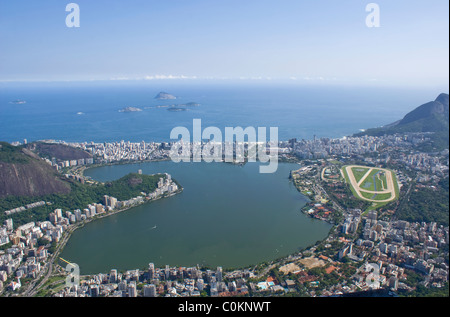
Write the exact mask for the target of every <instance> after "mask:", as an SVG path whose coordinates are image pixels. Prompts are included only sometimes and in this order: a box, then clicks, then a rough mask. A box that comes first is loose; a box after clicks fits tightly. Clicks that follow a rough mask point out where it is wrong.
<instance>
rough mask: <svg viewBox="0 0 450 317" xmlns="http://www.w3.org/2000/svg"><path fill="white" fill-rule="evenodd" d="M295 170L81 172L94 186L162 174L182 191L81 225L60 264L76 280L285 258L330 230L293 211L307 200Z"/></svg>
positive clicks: (121, 168)
mask: <svg viewBox="0 0 450 317" xmlns="http://www.w3.org/2000/svg"><path fill="white" fill-rule="evenodd" d="M298 168H299V165H298V164H290V163H289V164H288V163H282V164H280V165H279V168H278V171H277V172H276V173H274V174H260V173H259V172H258V171H259V164H258V163H248V164H246V165H245V166H237V165H231V164H226V163H210V164H209V163H204V162H203V163H179V164H177V163H173V162H169V161H165V162H152V163H141V164H131V165H115V166H106V167H100V168H94V169H90V170H87V171H86V173H85V174H86V175H88V176H91V177H92V178H94V179H96V180H99V181H108V180H113V179H117V178H120V177H122V176H124V175H126V174H128V173H130V172H137V171H138V170H139V169H141V170H142V171H143V173H144V174H155V173H160V172H168V173H170V174H171V175H172V177H174V178H175V179H176V180H177V181H179V182H180V183H181V184H182V186H183V187H184V191H183V192H182V193H181V194H178V195H176V196H173V197H170V198H167V199H163V200H159V201H155V202H152V203H148V204H145V205H142V206H139V207H136V208H133V209H130V210H127V211H124V212H122V213H119V214H116V215H112V216H109V217H106V218H103V219H100V220H97V221H94V222H91V223H89V224H87V225H86V226H85V227H83V228H81V229H79V230H77V231H75V232H74V234H73V235H72V237H71V238H70V240H69V242H68V244H67V246H66V248H65V250H64V251H63V253H62V255H61V256H62V257H63V258H64V259H68V260H69V261H71V262H75V263H77V264H78V265H79V266H80V270H81V273H82V274H89V273H98V272H105V273H106V272H109V270H111V269H113V268H115V269H119V270H126V269H135V268H140V269H143V268H146V267H147V265H148V263H150V262H153V263H155V265H157V266H164V265H166V264H168V265H174V266H175V265H180V266H193V265H197V264H200V265H207V266H211V267H215V266H223V267H228V268H232V267H233V268H237V267H245V266H251V265H254V264H258V263H260V262H263V261H271V260H274V259H277V258H279V257H282V256H286V255H288V254H291V253H293V252H296V251H298V250H299V249H302V248H305V247H307V246H310V245H312V244H314V243H315V242H316V241H318V240H322V239H324V238H325V237H326V236H327V234H328V232H329V230H330V228H331V225H330V224H328V223H326V222H323V221H319V220H316V219H311V218H309V217H307V216H306V215H304V214H303V213H302V212H301V211H300V209H301V207H302V206H304V204H305V203H306V202H307V200H308V199H307V198H306V197H304V196H303V195H302V194H300V193H299V192H298V191H297V190H296V188H295V187H294V185H293V184H292V182H290V181H289V179H288V177H289V172H290V171H291V170H293V169H298ZM155 226H156V228H155Z"/></svg>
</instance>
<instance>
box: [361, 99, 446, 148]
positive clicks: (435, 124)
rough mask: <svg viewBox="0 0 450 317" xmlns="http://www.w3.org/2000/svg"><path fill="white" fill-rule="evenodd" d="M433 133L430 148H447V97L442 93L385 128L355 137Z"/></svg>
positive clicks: (375, 129)
mask: <svg viewBox="0 0 450 317" xmlns="http://www.w3.org/2000/svg"><path fill="white" fill-rule="evenodd" d="M407 132H433V134H432V136H431V142H432V144H431V146H432V147H430V148H434V149H436V150H442V149H444V148H448V147H449V95H448V94H445V93H442V94H440V95H439V96H438V97H437V98H436V99H435V100H434V101H430V102H427V103H425V104H423V105H421V106H419V107H417V108H415V109H414V110H413V111H411V112H409V113H408V114H406V115H405V116H404V118H403V119H401V120H399V121H396V122H394V123H391V124H388V125H386V126H383V127H380V128H374V129H368V130H367V131H365V132H361V133H358V134H356V136H362V135H372V136H380V135H385V134H388V135H389V134H395V133H407Z"/></svg>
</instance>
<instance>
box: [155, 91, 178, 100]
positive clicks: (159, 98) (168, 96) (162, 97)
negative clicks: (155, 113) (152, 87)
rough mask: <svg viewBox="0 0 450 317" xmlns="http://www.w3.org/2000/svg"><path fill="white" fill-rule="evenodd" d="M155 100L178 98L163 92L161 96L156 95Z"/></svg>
mask: <svg viewBox="0 0 450 317" xmlns="http://www.w3.org/2000/svg"><path fill="white" fill-rule="evenodd" d="M155 99H158V100H174V99H177V97H175V96H174V95H171V94H169V93H167V92H163V91H161V92H160V93H159V94H157V95H156V97H155Z"/></svg>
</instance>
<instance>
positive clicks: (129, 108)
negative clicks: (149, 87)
mask: <svg viewBox="0 0 450 317" xmlns="http://www.w3.org/2000/svg"><path fill="white" fill-rule="evenodd" d="M140 111H142V109H141V108H136V107H125V108H123V109H121V110H119V112H140Z"/></svg>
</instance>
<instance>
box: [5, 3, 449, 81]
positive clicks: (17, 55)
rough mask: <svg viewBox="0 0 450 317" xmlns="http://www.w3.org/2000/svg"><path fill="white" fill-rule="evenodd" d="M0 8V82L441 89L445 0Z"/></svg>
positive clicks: (446, 75) (445, 50)
mask: <svg viewBox="0 0 450 317" xmlns="http://www.w3.org/2000/svg"><path fill="white" fill-rule="evenodd" d="M75 3H76V4H78V6H79V8H80V27H73V28H69V27H67V25H66V17H67V16H68V15H69V14H70V12H66V5H67V4H68V2H67V3H65V2H61V1H57V0H48V1H45V2H32V3H30V2H26V1H24V0H18V1H14V2H9V1H4V0H0V30H1V31H0V42H1V43H2V50H1V52H0V82H16V81H18V82H22V81H32V82H34V81H92V80H94V81H99V80H105V81H109V80H111V81H113V80H122V81H125V80H127V81H129V80H154V81H158V80H163V81H169V80H170V81H175V80H181V81H199V80H202V81H219V82H221V81H230V80H231V81H237V82H239V81H243V80H247V81H255V82H264V81H267V82H274V81H277V82H293V83H298V84H311V83H314V84H315V83H320V84H322V83H330V84H343V85H352V84H354V85H368V86H379V85H382V86H390V85H393V86H411V87H416V86H427V87H432V86H439V87H444V86H448V78H449V72H448V68H449V63H448V54H449V50H448V46H449V45H448V43H449V42H448V35H449V33H448V24H449V19H448V9H449V4H448V1H444V0H431V1H395V3H392V1H386V0H381V1H376V2H375V3H376V4H377V5H378V6H379V8H380V27H372V28H370V27H368V26H367V25H366V18H367V16H368V15H369V14H370V12H366V6H367V5H368V4H369V3H370V1H367V2H362V1H356V0H353V1H352V0H349V1H340V2H337V1H331V0H321V1H314V2H301V1H294V0H285V1H277V2H275V1H270V0H263V1H254V0H248V1H236V0H230V1H227V2H221V3H217V2H214V3H212V2H211V1H205V0H191V1H180V0H172V1H164V2H161V1H142V0H133V1H126V2H125V1H122V2H119V1H117V2H108V1H103V0H102V1H100V0H99V1H95V2H93V1H86V0H80V1H75Z"/></svg>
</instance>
